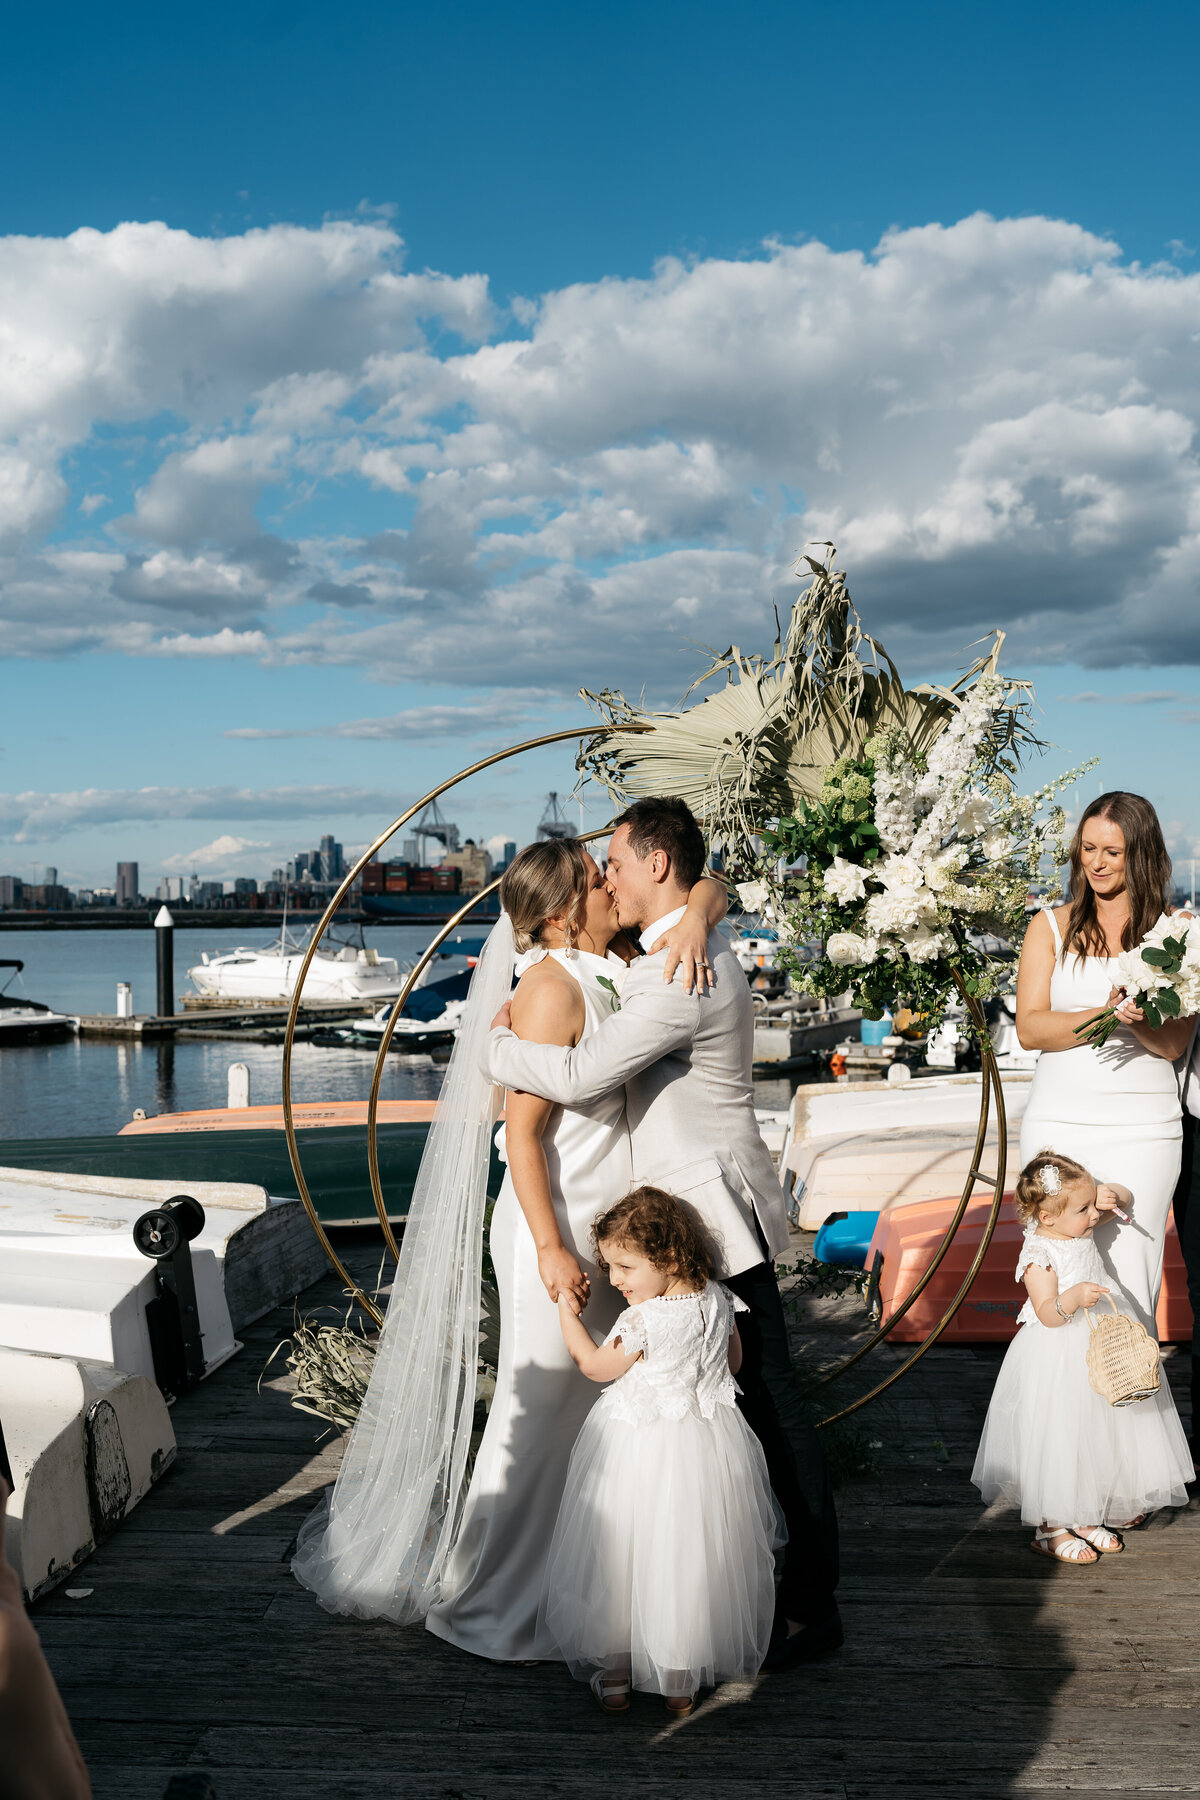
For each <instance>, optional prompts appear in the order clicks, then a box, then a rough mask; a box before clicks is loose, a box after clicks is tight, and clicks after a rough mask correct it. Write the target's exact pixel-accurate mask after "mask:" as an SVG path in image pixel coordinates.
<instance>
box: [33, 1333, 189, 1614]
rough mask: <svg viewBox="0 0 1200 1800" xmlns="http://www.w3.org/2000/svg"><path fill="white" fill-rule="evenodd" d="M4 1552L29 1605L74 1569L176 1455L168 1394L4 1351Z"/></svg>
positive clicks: (118, 1375) (62, 1359) (132, 1379)
mask: <svg viewBox="0 0 1200 1800" xmlns="http://www.w3.org/2000/svg"><path fill="white" fill-rule="evenodd" d="M0 1422H2V1423H3V1427H4V1437H5V1442H6V1446H7V1449H8V1460H9V1465H10V1467H11V1470H12V1476H13V1495H12V1498H11V1499H10V1501H9V1504H8V1520H7V1528H6V1534H5V1549H6V1552H7V1555H8V1560H9V1562H10V1563H11V1565H12V1567H13V1568H14V1569H15V1570H16V1573H17V1578H18V1580H19V1581H20V1583H21V1588H22V1591H23V1592H24V1595H25V1598H26V1599H27V1600H36V1599H37V1597H38V1595H39V1594H43V1593H45V1592H46V1590H47V1589H48V1588H52V1587H54V1586H55V1585H56V1584H57V1583H58V1582H60V1581H61V1580H62V1579H63V1578H64V1576H67V1575H69V1574H70V1572H71V1570H72V1569H74V1568H77V1567H78V1565H79V1564H80V1563H81V1562H83V1560H84V1558H85V1557H87V1556H89V1555H90V1554H91V1552H92V1551H93V1550H94V1549H95V1548H96V1545H97V1544H98V1543H100V1542H101V1541H102V1539H104V1538H105V1537H107V1536H108V1534H109V1533H110V1532H111V1531H114V1530H115V1529H116V1527H117V1526H118V1525H119V1524H120V1522H121V1520H122V1519H123V1518H124V1517H125V1515H126V1513H128V1512H130V1511H132V1509H133V1508H134V1507H135V1506H136V1505H137V1503H138V1501H139V1500H140V1499H142V1497H143V1496H144V1495H145V1494H147V1493H148V1492H149V1491H150V1487H151V1485H152V1484H153V1483H154V1482H155V1481H157V1480H158V1478H159V1476H160V1475H161V1474H162V1473H163V1472H164V1470H166V1469H167V1468H169V1467H170V1465H171V1463H172V1461H173V1460H174V1457H175V1433H174V1431H173V1430H172V1429H171V1418H170V1414H169V1412H168V1411H167V1403H166V1401H165V1400H164V1398H163V1396H162V1393H161V1392H160V1390H159V1389H158V1388H157V1387H156V1386H155V1384H154V1383H153V1382H152V1381H148V1380H147V1379H146V1377H145V1376H144V1375H126V1374H124V1373H122V1372H121V1371H120V1370H117V1369H113V1368H109V1367H107V1366H106V1365H105V1364H104V1363H98V1362H88V1361H84V1360H83V1359H76V1358H74V1357H70V1356H50V1355H45V1354H40V1353H38V1352H36V1351H29V1350H5V1349H0Z"/></svg>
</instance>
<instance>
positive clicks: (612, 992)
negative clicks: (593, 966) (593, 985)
mask: <svg viewBox="0 0 1200 1800" xmlns="http://www.w3.org/2000/svg"><path fill="white" fill-rule="evenodd" d="M596 982H597V985H598V986H599V987H602V988H604V989H605V990H606V992H607V994H608V1004H609V1007H610V1009H611V1010H612V1011H613V1012H620V1010H621V996H620V995H619V994H618V992H617V986H616V983H615V982H614V981H610V980H609V978H608V976H607V975H597V977H596Z"/></svg>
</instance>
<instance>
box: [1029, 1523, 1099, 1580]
mask: <svg viewBox="0 0 1200 1800" xmlns="http://www.w3.org/2000/svg"><path fill="white" fill-rule="evenodd" d="M1056 1538H1057V1540H1058V1542H1057V1543H1056V1542H1055V1539H1056ZM1029 1548H1030V1549H1031V1550H1035V1551H1036V1552H1037V1554H1038V1555H1039V1556H1052V1557H1053V1558H1054V1560H1055V1562H1061V1563H1069V1564H1070V1565H1071V1567H1072V1568H1076V1569H1080V1568H1083V1567H1084V1566H1085V1565H1086V1564H1088V1563H1094V1562H1099V1560H1100V1558H1099V1557H1098V1556H1097V1554H1096V1552H1095V1551H1094V1550H1093V1549H1092V1547H1091V1545H1090V1544H1085V1543H1084V1541H1083V1539H1082V1538H1079V1537H1076V1536H1075V1533H1074V1532H1073V1531H1071V1530H1070V1529H1069V1527H1067V1526H1066V1525H1062V1526H1060V1527H1059V1528H1058V1530H1057V1531H1041V1530H1038V1531H1035V1532H1034V1534H1033V1542H1032V1543H1031V1544H1030V1546H1029Z"/></svg>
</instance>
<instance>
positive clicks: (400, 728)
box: [223, 689, 552, 743]
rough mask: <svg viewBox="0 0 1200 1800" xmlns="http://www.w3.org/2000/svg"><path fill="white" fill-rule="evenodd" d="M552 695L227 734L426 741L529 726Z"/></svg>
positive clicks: (244, 729) (520, 695)
mask: <svg viewBox="0 0 1200 1800" xmlns="http://www.w3.org/2000/svg"><path fill="white" fill-rule="evenodd" d="M549 698H552V696H550V695H548V694H543V693H541V692H540V691H538V690H536V689H533V690H529V691H527V692H524V693H522V692H518V693H510V694H501V695H499V696H497V697H496V698H494V699H489V700H480V701H477V702H476V703H475V704H474V705H473V706H412V707H409V709H408V711H407V712H401V713H393V714H391V716H390V717H388V718H382V719H345V720H342V721H341V722H340V723H339V724H337V725H312V726H305V727H295V726H277V727H271V726H261V725H239V726H235V727H234V729H233V730H231V731H226V732H225V733H224V734H223V735H224V736H225V737H227V738H248V739H264V738H266V739H270V738H297V737H330V738H366V739H376V740H380V741H384V740H387V741H398V742H410V743H424V742H426V741H427V740H429V739H432V738H468V737H478V736H479V735H480V733H481V732H494V731H507V730H509V729H510V728H512V727H514V726H521V725H529V724H531V723H532V722H533V721H534V720H535V719H536V717H537V714H536V712H535V710H534V708H535V707H536V704H537V702H538V701H539V700H543V699H549Z"/></svg>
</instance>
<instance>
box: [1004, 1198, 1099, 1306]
mask: <svg viewBox="0 0 1200 1800" xmlns="http://www.w3.org/2000/svg"><path fill="white" fill-rule="evenodd" d="M1030 1263H1036V1264H1037V1265H1038V1267H1039V1268H1042V1269H1052V1270H1053V1271H1054V1273H1055V1274H1056V1275H1057V1276H1058V1291H1059V1293H1060V1294H1061V1293H1062V1292H1063V1290H1064V1288H1069V1287H1074V1286H1075V1283H1076V1282H1077V1281H1098V1282H1099V1283H1100V1284H1101V1286H1102V1287H1110V1286H1111V1285H1112V1284H1111V1282H1110V1281H1109V1279H1108V1277H1107V1276H1106V1275H1105V1273H1104V1266H1103V1264H1102V1263H1101V1261H1100V1252H1099V1251H1098V1250H1097V1248H1096V1246H1095V1244H1094V1243H1093V1241H1092V1239H1091V1237H1090V1236H1088V1237H1078V1238H1052V1237H1046V1236H1045V1235H1044V1234H1043V1233H1042V1232H1040V1231H1038V1229H1037V1226H1036V1222H1035V1223H1034V1224H1033V1225H1029V1226H1027V1227H1026V1230H1025V1241H1024V1243H1023V1244H1022V1245H1021V1254H1020V1256H1019V1257H1018V1258H1017V1275H1016V1279H1017V1280H1018V1281H1020V1280H1021V1278H1022V1277H1023V1275H1024V1274H1025V1271H1026V1269H1027V1268H1028V1267H1029V1265H1030ZM1017 1323H1018V1325H1029V1324H1040V1323H1041V1321H1040V1320H1039V1319H1038V1316H1037V1314H1036V1313H1035V1312H1034V1310H1033V1301H1032V1300H1026V1302H1025V1304H1024V1306H1023V1307H1022V1308H1021V1310H1020V1312H1019V1313H1018V1314H1017Z"/></svg>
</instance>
